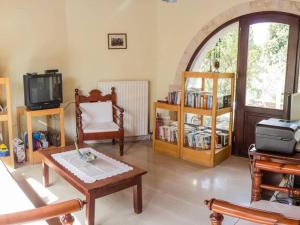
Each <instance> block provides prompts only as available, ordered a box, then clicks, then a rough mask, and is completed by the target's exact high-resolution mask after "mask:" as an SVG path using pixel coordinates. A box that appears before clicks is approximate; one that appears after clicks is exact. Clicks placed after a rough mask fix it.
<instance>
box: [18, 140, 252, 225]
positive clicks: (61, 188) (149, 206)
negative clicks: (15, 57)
mask: <svg viewBox="0 0 300 225" xmlns="http://www.w3.org/2000/svg"><path fill="white" fill-rule="evenodd" d="M98 147H100V148H101V149H103V150H104V151H105V152H110V153H112V154H114V155H118V146H117V145H116V146H112V145H111V144H99V145H98ZM125 149H126V150H125V156H124V157H123V158H122V159H123V160H124V161H126V162H129V163H131V164H134V165H136V166H139V167H141V168H144V169H146V170H147V171H148V174H147V175H145V176H144V179H143V201H144V203H143V207H144V208H143V209H144V211H143V213H142V214H140V215H136V214H134V212H133V202H132V190H131V189H127V190H124V191H121V192H118V193H116V194H112V195H110V196H106V197H104V198H101V199H98V200H97V201H96V218H95V223H96V224H101V225H196V224H198V225H199V224H200V225H207V224H209V213H210V212H209V210H208V209H207V208H206V207H205V206H204V205H203V201H204V200H205V199H210V198H213V197H214V198H220V199H223V200H229V201H231V202H234V203H237V204H241V205H245V206H246V205H249V199H250V182H251V181H250V175H249V170H248V160H247V159H245V158H238V157H233V156H232V157H231V158H230V159H228V160H226V161H225V162H223V163H222V164H221V165H219V166H217V167H216V168H213V169H212V168H204V167H200V166H197V165H194V164H190V163H187V162H184V161H182V160H179V159H175V158H171V157H169V156H165V155H161V154H157V153H153V151H152V148H151V144H150V143H149V142H136V143H127V144H126V147H125ZM16 173H17V174H21V175H22V176H23V177H25V178H26V180H27V181H28V183H29V184H30V185H32V186H33V188H34V189H35V190H36V191H37V192H38V194H39V195H40V197H41V198H42V199H43V200H44V201H45V202H47V203H53V202H57V201H62V200H67V199H72V198H81V199H83V196H82V195H81V194H80V193H79V192H78V191H76V190H75V189H74V188H73V187H72V186H70V185H69V184H68V183H67V182H65V181H64V180H63V179H61V178H60V177H59V176H58V175H57V174H55V172H53V171H51V170H50V182H51V186H50V187H49V188H48V189H44V188H43V187H42V185H41V182H42V179H41V165H34V166H23V167H21V168H19V169H18V170H17V171H16ZM84 215H85V211H84V210H83V211H81V212H78V213H75V217H76V223H75V224H84ZM224 224H234V221H233V220H230V219H228V218H226V220H225V222H224Z"/></svg>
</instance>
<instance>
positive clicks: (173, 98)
mask: <svg viewBox="0 0 300 225" xmlns="http://www.w3.org/2000/svg"><path fill="white" fill-rule="evenodd" d="M180 98H181V91H170V92H169V93H168V103H169V104H175V105H180Z"/></svg>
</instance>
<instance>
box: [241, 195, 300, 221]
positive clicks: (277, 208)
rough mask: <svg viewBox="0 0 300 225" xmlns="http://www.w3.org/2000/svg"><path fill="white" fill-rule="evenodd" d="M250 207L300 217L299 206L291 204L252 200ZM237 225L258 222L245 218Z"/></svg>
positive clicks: (290, 216) (289, 216)
mask: <svg viewBox="0 0 300 225" xmlns="http://www.w3.org/2000/svg"><path fill="white" fill-rule="evenodd" d="M250 208H252V209H259V210H263V211H268V212H275V213H280V214H282V215H284V216H286V217H288V218H293V219H298V220H299V219H300V213H299V212H300V208H299V206H290V205H285V204H281V203H277V202H270V201H264V200H261V201H257V202H252V203H251V206H250ZM236 224H237V225H255V224H256V223H252V222H248V221H245V220H239V221H238V222H237V223H236ZM256 225H257V224H256Z"/></svg>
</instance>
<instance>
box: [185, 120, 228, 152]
mask: <svg viewBox="0 0 300 225" xmlns="http://www.w3.org/2000/svg"><path fill="white" fill-rule="evenodd" d="M211 136H212V135H211V129H210V128H207V127H198V128H195V127H194V126H189V125H185V129H184V145H185V146H187V147H190V148H194V149H195V150H209V149H210V148H211ZM228 143H229V134H228V132H224V131H221V130H217V131H216V138H215V146H216V148H223V147H225V146H227V145H228Z"/></svg>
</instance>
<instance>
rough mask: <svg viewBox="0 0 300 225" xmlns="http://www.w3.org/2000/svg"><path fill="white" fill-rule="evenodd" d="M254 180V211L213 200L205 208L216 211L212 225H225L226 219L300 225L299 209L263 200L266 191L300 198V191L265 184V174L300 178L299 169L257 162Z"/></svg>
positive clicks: (298, 167)
mask: <svg viewBox="0 0 300 225" xmlns="http://www.w3.org/2000/svg"><path fill="white" fill-rule="evenodd" d="M253 168H254V173H253V178H252V183H253V184H252V199H251V200H252V203H251V206H250V208H246V207H241V206H237V205H234V204H231V203H229V202H225V201H221V200H216V199H211V200H209V201H208V200H207V201H205V204H206V205H207V206H208V207H209V209H210V210H212V212H213V213H212V214H211V216H210V219H211V224H212V225H221V224H222V221H223V215H227V216H230V217H235V218H239V219H242V220H246V221H250V222H253V223H255V224H264V225H279V224H280V225H296V224H298V225H300V214H299V212H300V208H299V206H290V205H284V204H281V203H276V202H270V201H264V200H261V193H262V190H263V189H266V190H270V191H278V192H284V193H289V194H293V196H295V197H299V196H300V189H297V188H290V187H279V186H273V185H269V184H263V183H262V175H263V171H269V172H273V173H280V174H288V175H300V166H299V165H287V164H283V163H278V162H268V161H261V160H256V161H254V162H253ZM253 223H246V222H243V221H239V222H238V223H236V224H238V225H242V224H247V225H248V224H253Z"/></svg>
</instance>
